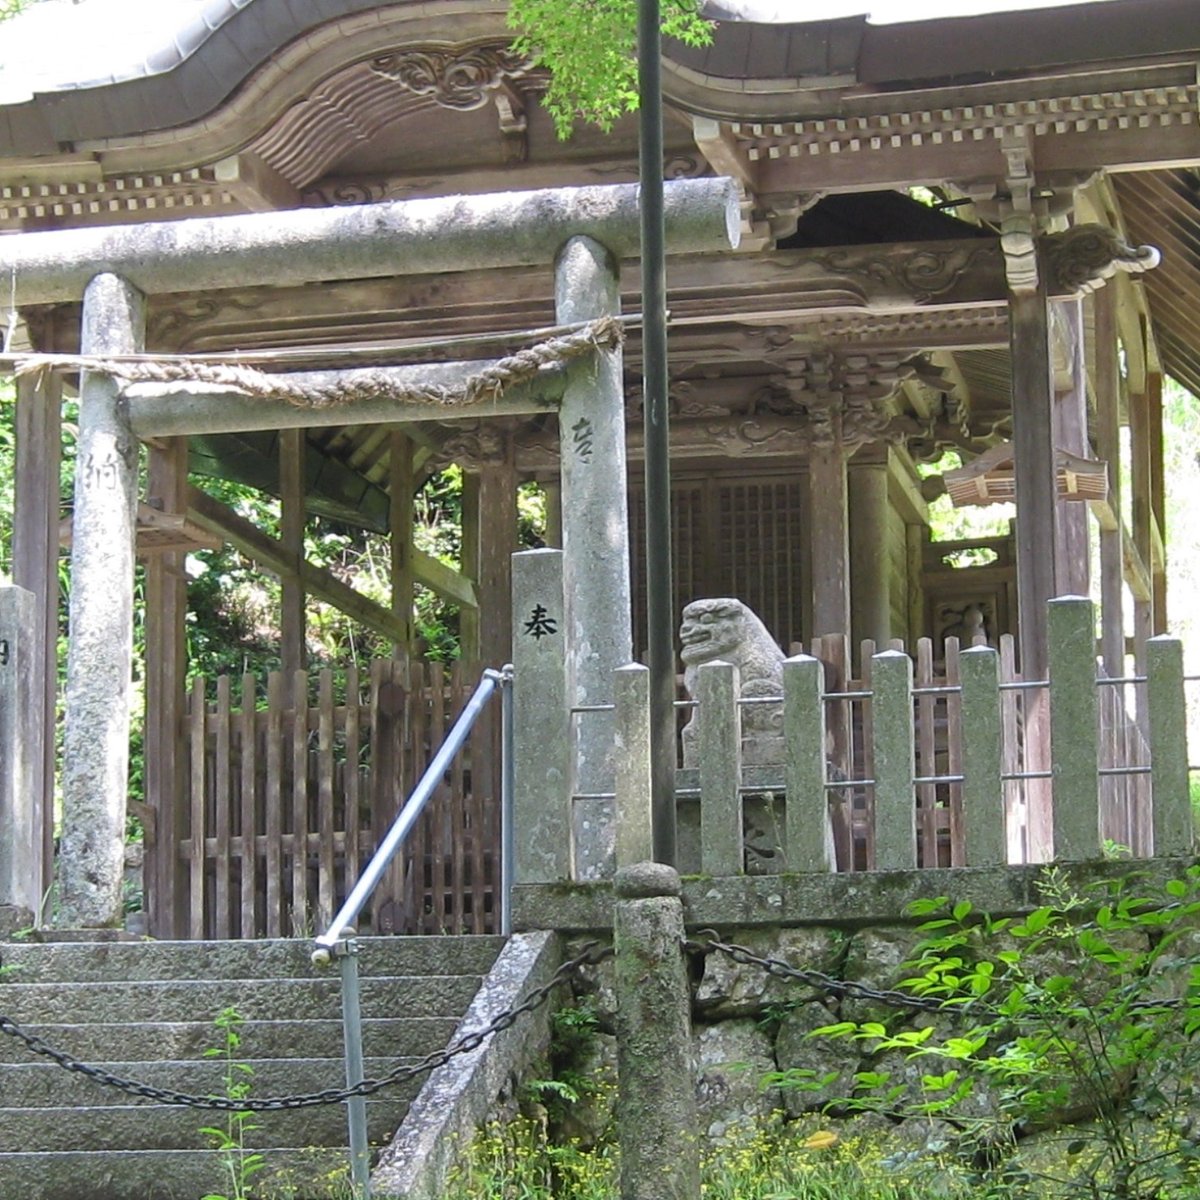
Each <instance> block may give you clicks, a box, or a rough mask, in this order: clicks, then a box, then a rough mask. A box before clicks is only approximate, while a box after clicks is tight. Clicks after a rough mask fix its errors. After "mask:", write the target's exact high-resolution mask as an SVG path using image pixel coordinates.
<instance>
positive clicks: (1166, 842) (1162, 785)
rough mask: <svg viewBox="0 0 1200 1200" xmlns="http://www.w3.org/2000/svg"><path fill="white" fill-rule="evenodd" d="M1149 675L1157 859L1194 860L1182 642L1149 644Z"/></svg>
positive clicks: (1151, 641) (1163, 640) (1152, 640)
mask: <svg viewBox="0 0 1200 1200" xmlns="http://www.w3.org/2000/svg"><path fill="white" fill-rule="evenodd" d="M1146 675H1147V677H1148V678H1147V683H1146V706H1147V708H1148V710H1149V718H1150V720H1149V725H1150V771H1151V775H1150V787H1151V800H1150V802H1151V805H1152V806H1153V819H1154V853H1155V854H1156V855H1164V854H1194V853H1195V846H1196V835H1195V824H1194V819H1193V817H1192V804H1191V798H1190V796H1189V795H1188V745H1187V699H1186V696H1185V694H1184V686H1183V644H1182V643H1181V642H1180V641H1179V639H1178V638H1173V637H1166V636H1159V637H1153V638H1150V639H1149V640H1148V641H1147V642H1146Z"/></svg>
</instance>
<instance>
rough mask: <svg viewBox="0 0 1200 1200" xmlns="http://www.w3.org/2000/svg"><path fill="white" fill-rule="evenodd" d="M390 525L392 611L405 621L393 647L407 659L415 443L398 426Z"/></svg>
mask: <svg viewBox="0 0 1200 1200" xmlns="http://www.w3.org/2000/svg"><path fill="white" fill-rule="evenodd" d="M388 466H389V480H388V498H389V502H388V529H389V531H390V534H391V543H390V544H391V550H392V566H391V581H390V582H391V591H392V612H393V613H395V615H396V618H397V620H399V621H403V622H404V641H403V643H400V642H397V643H396V644H395V646H394V647H393V657H395V658H398V659H407V658H408V657H409V655H410V654H411V653H412V646H413V567H412V545H413V491H414V490H415V480H414V478H413V446H412V440H411V439H410V438H409V437H408V436H407V435H405V434H403V433H401V432H400V431H399V430H393V431H392V433H391V436H390V437H389V439H388Z"/></svg>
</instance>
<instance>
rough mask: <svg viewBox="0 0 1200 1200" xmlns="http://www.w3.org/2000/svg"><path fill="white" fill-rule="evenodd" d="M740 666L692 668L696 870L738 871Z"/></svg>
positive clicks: (722, 664)
mask: <svg viewBox="0 0 1200 1200" xmlns="http://www.w3.org/2000/svg"><path fill="white" fill-rule="evenodd" d="M737 696H738V669H737V667H735V666H734V665H733V663H727V662H719V661H718V662H709V663H705V664H704V665H703V666H701V667H700V668H699V670H698V671H697V672H696V700H697V702H698V705H699V708H698V710H697V720H698V721H699V724H700V729H699V738H698V741H699V760H700V870H701V871H703V872H704V874H705V875H714V876H722V875H741V874H742V871H743V862H744V860H743V856H742V795H741V790H740V789H741V785H742V713H741V710H740V709H739V708H738V705H737Z"/></svg>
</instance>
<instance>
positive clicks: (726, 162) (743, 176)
mask: <svg viewBox="0 0 1200 1200" xmlns="http://www.w3.org/2000/svg"><path fill="white" fill-rule="evenodd" d="M692 136H693V137H694V138H695V139H696V147H697V148H698V149H699V151H700V153H701V154H703V155H704V157H705V159H706V160H707V161H708V165H709V166H710V167H712V169H713V170H714V171H715V172H716V173H717V174H718V175H728V176H729V177H730V178H731V179H736V180H737V182H738V183H739V184H740V185H741V186H742V187H743V188H744V189H745V190H746V191H747V192H755V191H756V190H757V182H756V178H755V176H756V169H755V166H754V164H753V163H751V161H750V160H749V158H747V157H746V150H745V147H744V146H742V145H741V144H740V143H739V142H738V140H737V138H736V137H735V136H734V134H733V131H732V130H731V129H730V128H729V126H728V125H727V124H725V123H724V122H723V121H714V120H713V119H712V118H711V117H697V116H694V117H692Z"/></svg>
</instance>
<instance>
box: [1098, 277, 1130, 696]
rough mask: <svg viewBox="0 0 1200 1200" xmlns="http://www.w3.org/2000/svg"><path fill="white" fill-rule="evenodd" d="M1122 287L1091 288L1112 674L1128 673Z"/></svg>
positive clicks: (1105, 619)
mask: <svg viewBox="0 0 1200 1200" xmlns="http://www.w3.org/2000/svg"><path fill="white" fill-rule="evenodd" d="M1117 305H1118V293H1117V291H1116V289H1114V288H1112V287H1103V288H1100V290H1099V291H1096V292H1093V293H1092V311H1093V313H1094V315H1095V369H1094V372H1093V376H1092V384H1093V390H1094V391H1095V394H1096V455H1097V457H1098V458H1100V459H1102V460H1103V461H1104V462H1106V463H1107V464H1108V501H1107V502H1106V503H1105V505H1104V508H1105V509H1106V510H1107V517H1108V519H1107V520H1105V515H1104V513H1102V512H1100V511H1099V510H1098V508H1097V506H1095V505H1093V506H1092V511H1093V512H1094V513H1096V516H1097V519H1098V521H1099V524H1100V650H1101V656H1102V657H1103V660H1104V669H1105V671H1107V672H1108V674H1109V675H1110V676H1112V677H1114V678H1115V677H1118V676H1122V675H1124V673H1125V670H1124V667H1125V614H1124V588H1123V586H1122V585H1123V583H1124V573H1125V567H1124V562H1125V556H1124V550H1123V548H1122V542H1123V534H1122V529H1121V521H1120V512H1121V411H1120V408H1121V366H1120V361H1119V356H1118V349H1119V347H1118V344H1117V339H1118V327H1117Z"/></svg>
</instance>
